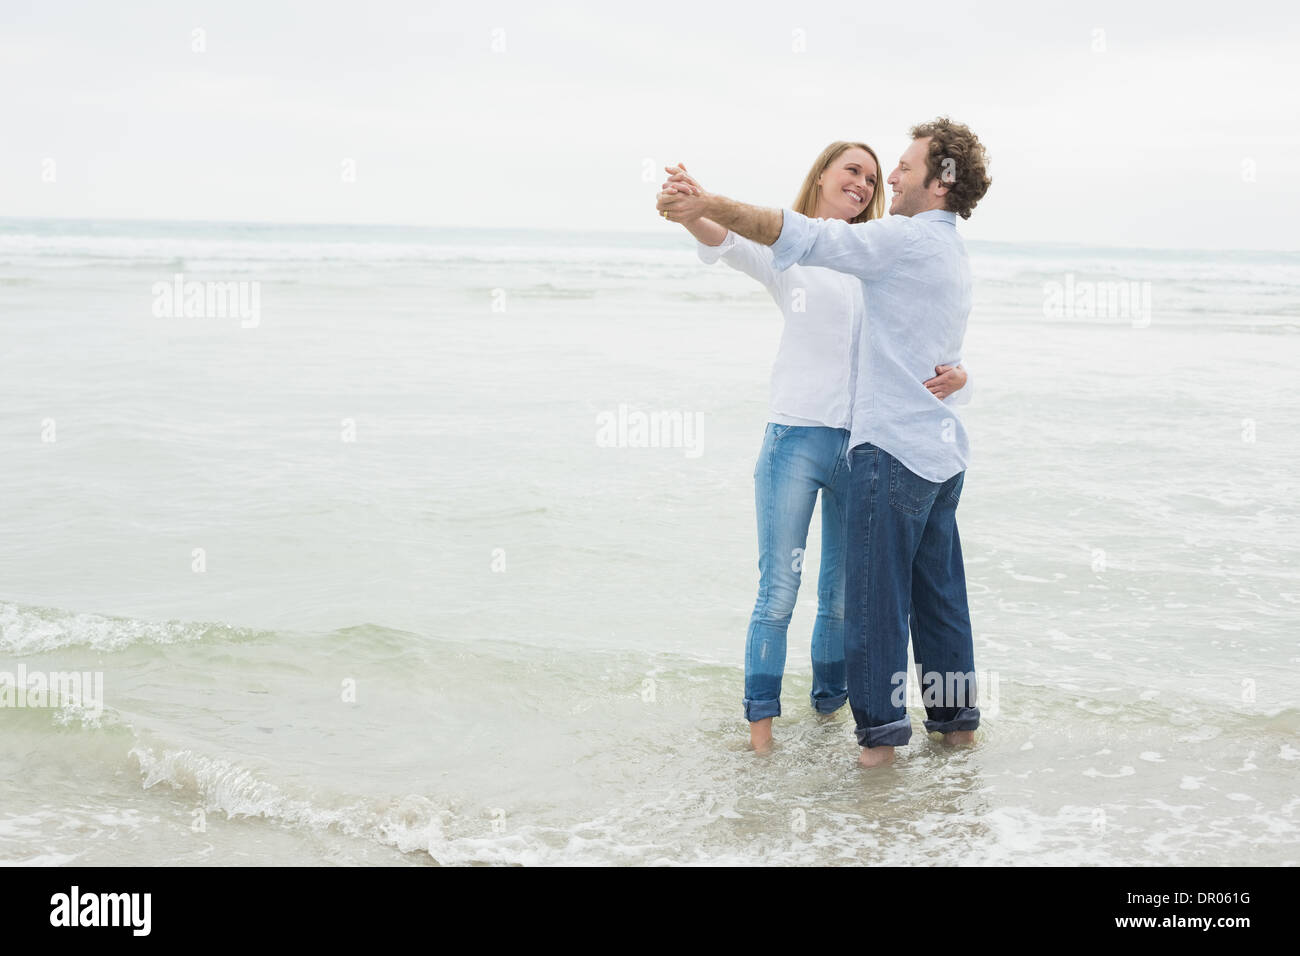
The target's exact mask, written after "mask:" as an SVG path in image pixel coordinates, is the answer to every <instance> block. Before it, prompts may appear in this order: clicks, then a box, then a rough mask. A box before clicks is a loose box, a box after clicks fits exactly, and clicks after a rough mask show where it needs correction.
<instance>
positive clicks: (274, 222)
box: [0, 215, 1300, 253]
mask: <svg viewBox="0 0 1300 956" xmlns="http://www.w3.org/2000/svg"><path fill="white" fill-rule="evenodd" d="M4 222H73V223H75V222H102V223H157V224H167V225H176V224H183V223H188V224H194V225H212V226H309V227H322V226H341V227H362V228H366V227H377V228H383V229H463V230H479V231H484V232H486V231H490V230H497V231H502V232H545V233H562V234H565V235H583V234H593V233H594V234H597V235H622V236H652V235H655V233H654V231H653V230H651V229H608V228H601V229H577V228H565V227H554V226H516V225H511V226H485V225H482V224H477V225H472V226H467V225H456V224H441V225H431V224H427V223H415V222H338V221H326V220H320V221H315V222H310V221H302V220H289V219H284V220H280V219H159V218H154V217H134V218H131V217H123V216H103V217H85V216H10V215H3V216H0V223H4ZM967 241H968V242H974V243H980V244H988V245H1005V246H1009V245H1030V244H1035V243H1037V244H1039V245H1045V246H1061V247H1067V248H1069V247H1083V248H1090V249H1114V250H1122V251H1126V252H1133V251H1146V252H1205V253H1215V252H1264V253H1300V249H1283V248H1271V249H1260V248H1240V247H1218V248H1210V247H1206V246H1142V245H1118V244H1101V243H1096V242H1068V241H1065V240H1061V239H969V240H967Z"/></svg>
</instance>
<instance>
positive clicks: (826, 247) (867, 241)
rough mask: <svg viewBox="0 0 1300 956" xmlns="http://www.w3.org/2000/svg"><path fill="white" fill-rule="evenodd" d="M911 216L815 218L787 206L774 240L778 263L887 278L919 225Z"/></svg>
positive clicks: (776, 265) (774, 261)
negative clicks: (851, 219) (860, 219)
mask: <svg viewBox="0 0 1300 956" xmlns="http://www.w3.org/2000/svg"><path fill="white" fill-rule="evenodd" d="M909 226H910V222H909V220H908V217H906V216H891V217H889V218H888V219H871V220H868V221H867V222H852V223H850V222H845V221H844V220H843V219H810V218H808V217H807V216H801V215H800V214H799V213H797V212H795V211H794V210H793V209H783V210H781V234H780V235H779V236H778V237H777V240H776V242H774V243H773V244H772V257H773V258H772V268H774V269H776V270H777V271H778V272H779V271H781V270H783V269H787V268H789V267H790V266H792V265H794V264H795V263H798V264H799V265H804V266H824V267H825V268H827V269H834V270H835V271H836V272H846V273H848V274H849V275H855V276H857V277H858V278H859V279H863V280H866V281H871V280H874V279H883V278H884V277H885V276H887V275H889V273H890V272H892V271H893V269H894V266H895V265H897V264H898V261H899V260H900V258H901V257H902V255H903V251H904V250H905V248H906V247H907V244H908V242H909V241H910V240H911V238H912V235H913V232H914V230H913V229H911V228H909Z"/></svg>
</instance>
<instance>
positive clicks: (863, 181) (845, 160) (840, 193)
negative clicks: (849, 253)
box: [817, 146, 880, 219]
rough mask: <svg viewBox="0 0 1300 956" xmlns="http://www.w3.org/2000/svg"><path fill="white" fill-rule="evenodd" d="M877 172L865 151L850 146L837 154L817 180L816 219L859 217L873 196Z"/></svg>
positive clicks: (878, 175)
mask: <svg viewBox="0 0 1300 956" xmlns="http://www.w3.org/2000/svg"><path fill="white" fill-rule="evenodd" d="M879 177H880V170H879V169H877V168H876V161H875V160H874V159H872V158H871V154H870V153H868V152H867V151H866V150H865V149H859V148H858V147H857V146H851V147H849V148H848V149H846V150H845V151H844V152H842V153H840V154H839V155H838V156H836V157H835V158H834V159H833V160H831V164H830V165H829V166H827V167H826V169H825V170H824V171H823V172H822V174H821V178H820V179H819V180H818V183H819V185H820V186H821V189H822V191H821V196H820V198H819V199H818V202H817V206H818V211H817V218H819V219H852V218H853V217H854V216H857V215H859V214H861V212H862V211H863V210H864V209H866V208H867V206H868V205H869V204H870V202H871V197H872V196H874V195H875V193H876V185H877V182H878V180H879Z"/></svg>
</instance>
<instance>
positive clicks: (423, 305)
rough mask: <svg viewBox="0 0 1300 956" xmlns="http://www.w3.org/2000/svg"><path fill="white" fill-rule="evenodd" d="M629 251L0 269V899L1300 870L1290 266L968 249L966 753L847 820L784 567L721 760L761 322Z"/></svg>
mask: <svg viewBox="0 0 1300 956" xmlns="http://www.w3.org/2000/svg"><path fill="white" fill-rule="evenodd" d="M662 225H663V229H661V230H659V231H657V232H648V233H646V234H644V235H627V234H622V235H595V234H570V233H542V232H529V231H513V230H500V229H481V230H480V229H474V230H451V229H443V230H434V229H413V228H399V227H361V226H346V227H345V226H268V225H240V224H205V223H125V222H73V221H57V222H56V221H21V220H13V219H9V220H0V329H3V333H4V338H3V349H0V409H3V411H0V454H2V455H3V462H4V464H3V467H0V502H3V522H2V523H0V680H2V678H3V674H6V673H7V674H13V675H18V674H19V673H22V674H25V675H32V674H39V675H47V676H49V675H56V674H60V673H63V674H71V673H74V672H75V673H79V674H80V673H85V674H88V675H90V677H89V678H88V679H87V683H86V684H85V685H84V686H83V687H82V688H80V690H79V691H78V690H77V689H76V688H72V689H70V688H67V687H65V688H64V689H63V690H62V691H60V692H58V693H54V694H50V695H46V697H45V698H43V699H33V698H31V697H30V696H29V697H28V698H26V699H24V700H23V701H22V703H23V704H24V706H18V704H19V700H18V698H17V697H16V696H11V697H10V698H9V699H8V702H7V703H5V702H4V698H0V703H3V704H4V705H3V706H0V771H2V772H0V860H3V861H4V862H7V863H18V864H62V863H78V864H91V865H95V864H119V863H125V864H160V863H165V864H178V865H188V864H201V865H236V864H249V863H255V864H340V865H349V864H383V865H417V866H418V865H438V864H442V865H446V864H637V865H645V864H703V863H729V864H787V863H788V864H849V865H852V864H891V863H904V864H934V865H945V866H946V865H955V864H963V863H972V864H974V863H978V864H997V865H1003V864H1022V865H1037V864H1062V863H1066V864H1076V865H1090V864H1120V865H1130V866H1147V865H1181V864H1210V865H1222V866H1232V865H1242V864H1277V865H1287V864H1290V865H1294V864H1296V863H1297V862H1300V795H1297V791H1298V790H1300V788H1298V787H1297V771H1298V770H1300V763H1298V762H1297V761H1300V740H1297V735H1298V734H1300V680H1297V678H1298V677H1300V544H1297V540H1298V539H1300V535H1298V534H1297V532H1298V531H1300V527H1298V526H1297V520H1296V513H1297V508H1296V489H1297V484H1296V478H1295V476H1296V474H1297V471H1300V448H1298V446H1297V443H1296V438H1297V435H1300V398H1298V397H1297V391H1296V389H1295V387H1294V383H1293V382H1292V380H1291V379H1292V375H1291V371H1292V370H1293V369H1294V368H1295V367H1296V364H1297V359H1300V254H1289V253H1245V252H1241V253H1204V252H1176V251H1160V250H1123V249H1094V248H1082V247H1079V248H1073V247H1062V246H1042V245H1036V244H1033V243H1025V244H989V243H977V242H972V243H970V251H971V256H972V266H973V271H974V273H975V279H976V307H975V310H974V312H973V314H972V317H971V322H970V327H969V332H968V336H967V348H966V357H967V363H968V365H969V367H970V369H971V371H972V386H973V388H974V393H973V395H974V402H973V404H972V405H971V406H969V407H968V408H966V409H965V410H964V411H963V415H964V418H965V419H966V421H967V423H968V425H969V427H970V430H971V433H972V438H973V443H974V454H973V460H972V464H971V467H970V470H969V471H968V473H967V479H966V486H965V493H964V495H963V499H962V506H961V509H960V510H959V523H960V527H961V532H962V540H963V545H964V551H965V557H966V563H967V574H968V579H969V591H970V600H971V613H972V619H973V623H974V628H975V653H976V657H975V659H976V667H977V669H978V670H979V672H980V675H981V694H982V698H981V707H982V710H983V711H984V722H983V726H982V727H981V729H980V731H979V734H978V744H977V746H976V747H975V748H974V749H971V750H963V751H948V750H946V749H945V748H943V747H942V746H941V745H939V744H938V743H937V740H935V739H930V738H928V737H927V736H926V735H925V733H924V728H923V727H922V725H921V718H922V717H923V711H922V710H921V709H920V708H919V706H913V708H912V715H913V723H914V734H913V738H912V743H911V745H910V747H909V748H907V749H906V750H905V751H900V755H899V760H898V762H897V764H896V765H895V766H894V767H891V768H888V769H885V770H876V771H872V772H869V773H868V772H863V771H860V770H858V769H857V768H856V766H855V759H856V746H855V744H854V739H853V733H852V719H851V716H850V715H849V714H848V713H847V708H846V709H845V710H844V711H841V713H840V714H839V715H837V716H836V717H834V718H832V719H831V720H829V721H822V720H819V719H818V718H817V717H816V715H815V714H814V713H813V712H812V710H811V708H810V707H809V706H808V703H807V697H808V690H809V685H810V667H809V661H808V641H809V636H810V633H811V628H812V622H813V616H814V614H815V599H816V594H815V591H816V589H815V586H814V582H815V576H816V574H817V554H818V544H819V542H818V526H819V523H818V520H817V519H816V518H814V521H813V526H812V530H811V532H810V540H809V548H808V552H809V560H808V562H807V564H806V567H805V577H806V579H807V583H806V585H805V587H804V589H803V592H804V593H803V594H802V595H801V599H800V603H799V607H798V609H797V611H796V613H795V617H794V620H793V622H792V624H791V628H790V649H789V659H788V666H787V676H786V682H785V689H784V695H783V710H784V716H783V717H781V718H779V719H778V720H777V721H776V735H777V741H778V746H777V749H776V750H775V751H774V752H773V753H772V754H771V755H769V756H767V757H757V756H755V755H754V754H752V753H750V752H749V751H748V750H747V749H746V747H745V743H746V740H747V734H746V729H745V723H744V720H743V715H742V712H741V694H742V688H743V671H742V651H743V646H744V638H745V630H746V625H747V621H748V617H749V613H750V610H751V608H752V604H753V600H754V594H755V588H756V584H757V577H758V572H757V555H756V550H755V548H756V545H755V530H754V523H755V522H754V515H753V484H752V472H753V466H754V459H755V456H756V454H757V452H758V448H759V444H760V441H761V437H762V432H763V428H764V424H765V421H766V397H767V376H768V371H769V368H770V364H771V361H772V358H773V356H774V354H775V349H776V344H777V340H778V336H779V333H780V325H779V322H780V319H779V316H778V314H777V312H776V309H775V307H774V306H773V305H772V303H771V302H770V301H769V300H768V299H767V297H766V293H765V292H764V291H763V290H762V289H761V288H759V287H758V286H757V285H756V284H755V283H753V282H752V280H749V279H747V278H746V277H744V276H742V275H739V274H737V273H734V272H731V271H730V270H728V269H727V268H726V267H725V266H721V265H719V266H716V267H706V266H703V265H702V264H700V263H699V262H698V261H697V260H696V258H695V255H694V251H693V246H692V245H691V243H690V242H689V241H688V240H687V238H686V237H685V234H684V233H682V232H681V230H680V229H679V227H676V226H672V225H670V224H667V223H664V224H662ZM178 275H179V276H181V277H182V278H181V279H180V280H179V282H180V283H181V289H182V296H181V297H180V300H179V301H177V300H176V299H175V298H173V297H171V293H170V291H168V290H171V289H174V288H175V287H176V283H177V281H178V280H177V279H176V277H177V276H178ZM186 282H194V283H200V284H201V285H200V286H198V288H199V290H200V291H201V292H203V293H204V295H205V296H206V294H207V293H208V292H209V291H210V290H212V289H214V288H216V284H221V283H235V284H236V285H234V286H230V287H228V288H229V289H230V290H233V293H234V298H233V299H232V300H231V301H233V302H235V303H242V304H243V305H244V306H245V308H244V309H243V311H240V310H238V309H235V310H223V309H222V308H221V307H220V306H221V303H220V302H219V301H217V300H216V299H215V298H214V300H213V301H212V302H211V303H209V302H208V301H207V299H206V298H203V299H202V301H201V302H200V301H198V300H194V301H193V303H192V304H193V307H192V308H189V309H187V308H186V298H187V296H186V293H185V286H184V283H186ZM223 288H224V287H223ZM241 296H242V298H240V297H241ZM196 313H197V314H196ZM643 415H644V416H647V417H649V416H651V415H653V416H655V419H656V420H663V421H667V422H668V423H670V424H675V423H681V424H682V426H683V430H682V431H680V432H673V431H669V432H665V433H664V435H665V437H666V438H667V439H668V441H666V442H664V443H661V444H660V447H639V446H638V442H637V435H636V432H635V429H633V430H632V431H631V432H627V431H621V432H620V431H618V430H617V429H614V431H613V433H612V434H613V438H612V439H611V432H610V431H609V423H611V422H618V421H620V420H622V421H623V422H625V423H626V422H631V421H635V420H637V419H638V418H639V416H643ZM686 426H690V427H689V429H686ZM602 429H604V430H603V431H602ZM16 679H17V678H16V677H15V680H16ZM96 681H100V682H102V683H101V685H100V686H101V687H102V694H98V693H94V692H93V689H94V688H95V686H96V683H95V682H96ZM26 704H32V706H26Z"/></svg>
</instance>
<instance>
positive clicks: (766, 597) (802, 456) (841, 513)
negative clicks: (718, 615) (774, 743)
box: [745, 422, 849, 721]
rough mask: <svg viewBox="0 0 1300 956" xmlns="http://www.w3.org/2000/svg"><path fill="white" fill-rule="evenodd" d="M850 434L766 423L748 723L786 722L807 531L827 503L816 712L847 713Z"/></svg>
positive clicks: (758, 489) (815, 642)
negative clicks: (788, 664) (789, 643)
mask: <svg viewBox="0 0 1300 956" xmlns="http://www.w3.org/2000/svg"><path fill="white" fill-rule="evenodd" d="M848 443H849V433H848V431H847V430H845V429H843V428H824V427H808V426H801V425H778V424H776V423H775V422H768V425H767V431H766V433H765V434H764V436H763V450H762V451H761V452H760V453H759V456H758V464H757V465H756V466H755V468H754V499H755V504H756V510H757V514H758V571H759V581H758V600H757V601H756V602H755V604H754V613H753V614H752V615H751V617H750V619H749V634H748V637H747V639H746V642H745V719H746V720H749V721H755V720H763V719H764V718H767V717H779V716H780V715H781V677H782V675H783V673H784V672H785V645H786V631H787V630H788V628H789V626H790V615H791V614H792V613H793V612H794V602H795V597H796V596H797V595H798V593H799V582H800V579H801V578H802V571H803V558H804V548H805V545H806V544H807V542H808V525H809V524H810V523H811V521H812V513H813V506H814V505H815V504H816V502H817V493H818V492H819V491H820V492H821V496H822V557H821V570H820V571H819V573H818V577H817V622H816V624H815V625H814V626H813V635H812V673H813V682H812V693H811V695H810V697H811V700H812V705H813V707H814V708H816V709H817V710H818V711H819V712H821V713H823V714H829V713H831V712H832V711H835V710H837V709H838V708H840V707H842V706H844V702H845V701H846V700H847V699H848V688H847V684H846V682H845V674H844V556H845V551H844V541H845V534H846V531H847V518H848V514H847V504H848V479H849V473H848V463H847V461H846V459H845V454H846V452H847V451H848Z"/></svg>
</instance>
